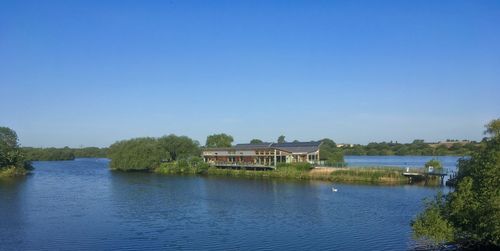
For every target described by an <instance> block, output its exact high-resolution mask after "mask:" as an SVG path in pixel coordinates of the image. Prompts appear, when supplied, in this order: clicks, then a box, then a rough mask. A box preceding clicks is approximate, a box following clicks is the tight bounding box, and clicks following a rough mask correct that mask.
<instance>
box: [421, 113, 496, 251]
mask: <svg viewBox="0 0 500 251" xmlns="http://www.w3.org/2000/svg"><path fill="white" fill-rule="evenodd" d="M496 125H498V127H496ZM499 129H500V120H498V119H497V120H494V121H492V122H490V123H489V124H488V125H487V130H486V133H488V134H490V135H491V137H490V138H488V139H487V140H485V146H484V147H483V148H480V149H479V150H478V151H476V152H474V153H472V154H471V158H469V159H462V160H460V161H459V163H458V174H457V178H456V182H457V185H456V188H455V190H454V191H453V192H451V193H449V194H447V195H441V194H439V195H438V196H436V198H435V199H434V200H432V201H429V202H427V203H426V208H425V210H424V211H423V212H422V213H421V214H419V215H418V216H417V218H416V219H415V221H414V222H413V223H412V226H413V231H414V234H415V237H416V238H418V239H421V240H424V241H427V242H429V243H431V244H433V245H439V244H442V243H445V242H453V243H455V244H457V245H458V247H459V248H464V249H471V250H472V249H485V250H486V249H488V250H489V249H491V250H494V249H498V248H499V247H500V130H499Z"/></svg>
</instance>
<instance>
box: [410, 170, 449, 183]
mask: <svg viewBox="0 0 500 251" xmlns="http://www.w3.org/2000/svg"><path fill="white" fill-rule="evenodd" d="M447 175H448V173H447V172H446V171H445V170H443V171H442V172H426V171H424V172H409V171H407V172H404V173H403V176H405V177H407V178H408V184H412V183H413V181H414V180H424V181H425V184H426V185H427V183H428V181H429V177H432V176H434V177H439V179H440V184H441V185H443V184H444V177H446V176H447Z"/></svg>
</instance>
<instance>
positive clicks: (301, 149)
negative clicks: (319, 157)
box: [205, 141, 321, 153]
mask: <svg viewBox="0 0 500 251" xmlns="http://www.w3.org/2000/svg"><path fill="white" fill-rule="evenodd" d="M320 145H321V141H311V142H287V143H259V144H237V145H235V146H233V147H224V148H207V149H205V150H228V151H230V150H235V151H239V150H263V149H264V150H265V149H269V150H271V149H278V150H281V151H285V152H290V153H311V152H316V151H318V150H319V146H320Z"/></svg>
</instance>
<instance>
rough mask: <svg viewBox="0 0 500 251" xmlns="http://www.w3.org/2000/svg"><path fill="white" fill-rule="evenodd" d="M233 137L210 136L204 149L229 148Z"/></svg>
mask: <svg viewBox="0 0 500 251" xmlns="http://www.w3.org/2000/svg"><path fill="white" fill-rule="evenodd" d="M232 143H233V137H232V136H230V135H227V134H225V133H220V134H212V135H210V136H208V137H207V142H206V143H205V146H206V147H230V146H231V144H232Z"/></svg>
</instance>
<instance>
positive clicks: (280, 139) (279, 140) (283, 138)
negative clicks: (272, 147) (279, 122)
mask: <svg viewBox="0 0 500 251" xmlns="http://www.w3.org/2000/svg"><path fill="white" fill-rule="evenodd" d="M285 142H286V141H285V136H284V135H281V136H279V137H278V143H280V144H281V143H285Z"/></svg>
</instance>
